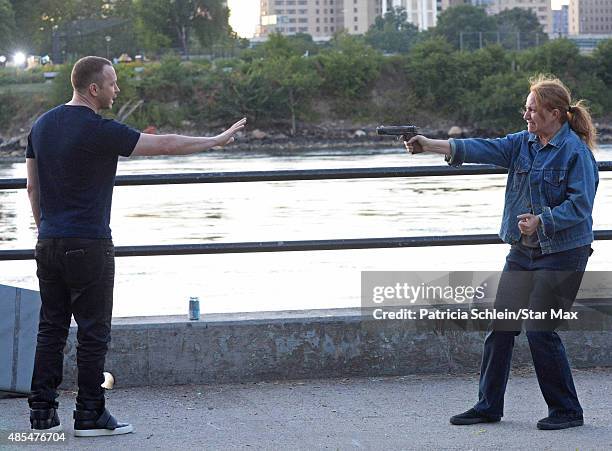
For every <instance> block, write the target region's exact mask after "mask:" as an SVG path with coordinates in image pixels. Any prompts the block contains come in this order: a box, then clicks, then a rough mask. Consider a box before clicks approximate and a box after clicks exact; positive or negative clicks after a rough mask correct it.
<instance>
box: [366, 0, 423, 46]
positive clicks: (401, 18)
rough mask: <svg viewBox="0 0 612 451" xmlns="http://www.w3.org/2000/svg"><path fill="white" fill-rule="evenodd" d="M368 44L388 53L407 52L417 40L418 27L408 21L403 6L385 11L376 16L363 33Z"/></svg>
mask: <svg viewBox="0 0 612 451" xmlns="http://www.w3.org/2000/svg"><path fill="white" fill-rule="evenodd" d="M365 40H366V42H367V43H368V44H370V45H371V46H372V47H374V48H375V49H378V50H382V51H383V52H390V53H408V52H409V51H410V48H411V47H412V46H413V45H414V44H415V43H416V42H417V41H418V40H419V29H418V28H417V27H416V26H415V25H413V24H412V23H410V22H408V14H406V10H405V9H404V8H395V9H391V10H389V11H387V12H386V13H385V15H384V17H380V16H378V17H377V18H376V19H375V21H374V24H373V25H372V26H371V27H370V29H369V30H368V31H367V32H366V34H365Z"/></svg>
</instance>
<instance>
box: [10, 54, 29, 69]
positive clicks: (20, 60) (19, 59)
mask: <svg viewBox="0 0 612 451" xmlns="http://www.w3.org/2000/svg"><path fill="white" fill-rule="evenodd" d="M13 62H14V63H15V66H17V67H22V66H23V65H24V64H25V62H26V56H25V53H23V52H17V53H15V54H14V55H13Z"/></svg>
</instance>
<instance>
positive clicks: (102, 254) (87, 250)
mask: <svg viewBox="0 0 612 451" xmlns="http://www.w3.org/2000/svg"><path fill="white" fill-rule="evenodd" d="M113 256H114V251H113V248H112V246H108V245H106V244H105V243H103V242H99V241H97V242H96V241H93V240H92V242H90V243H85V242H83V243H79V245H78V246H70V247H69V248H66V250H65V252H64V256H63V259H64V265H65V266H64V267H65V271H66V272H65V275H66V281H67V282H68V284H69V285H70V287H71V288H75V289H82V288H86V287H87V286H89V285H91V284H93V283H95V282H97V281H98V280H100V278H101V277H102V275H103V274H104V269H105V267H106V265H107V264H108V261H109V259H112V258H113Z"/></svg>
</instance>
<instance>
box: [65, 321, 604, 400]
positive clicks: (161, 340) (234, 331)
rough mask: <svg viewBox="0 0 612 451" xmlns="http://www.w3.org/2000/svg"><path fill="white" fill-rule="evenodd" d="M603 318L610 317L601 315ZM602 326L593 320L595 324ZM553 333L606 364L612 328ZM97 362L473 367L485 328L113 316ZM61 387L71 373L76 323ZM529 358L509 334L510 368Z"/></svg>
mask: <svg viewBox="0 0 612 451" xmlns="http://www.w3.org/2000/svg"><path fill="white" fill-rule="evenodd" d="M605 321H606V322H610V321H608V320H607V319H606V320H605ZM602 325H603V324H599V326H602ZM599 330H604V332H596V331H592V330H591V331H589V330H574V331H565V332H562V338H563V340H564V343H565V346H566V348H567V351H568V354H569V356H570V359H571V360H572V364H573V365H574V366H575V367H578V368H588V367H599V366H612V332H609V331H611V330H612V327H610V325H607V326H606V327H603V328H600V329H599ZM112 335H113V339H112V343H111V346H110V349H109V353H108V357H107V362H106V369H107V370H108V371H111V372H112V373H113V374H114V375H115V377H116V380H117V383H118V384H119V385H120V386H122V387H126V386H140V385H172V384H188V383H198V384H200V383H225V382H247V381H261V380H280V379H307V378H322V377H343V376H391V375H406V374H417V373H441V374H447V373H467V372H475V371H478V368H479V365H480V359H481V352H482V343H483V338H484V335H485V333H484V332H479V331H471V332H467V331H465V330H462V329H461V328H460V327H457V325H456V324H452V323H449V322H444V321H429V322H428V321H375V320H372V319H369V318H364V317H362V316H360V310H359V309H333V310H314V311H284V312H258V313H248V314H211V315H206V316H205V317H203V318H202V320H201V321H188V320H187V319H186V318H185V317H184V316H169V317H143V318H119V319H115V320H114V321H113V333H112ZM65 353H66V359H65V366H64V385H63V387H64V388H72V387H74V386H75V381H76V328H75V327H72V328H71V331H70V335H69V337H68V344H67V346H66V349H65ZM530 362H531V356H530V353H529V349H528V347H527V343H526V339H525V338H524V335H521V336H520V337H519V338H518V339H517V347H516V350H515V355H514V364H515V365H516V366H524V365H528V364H530Z"/></svg>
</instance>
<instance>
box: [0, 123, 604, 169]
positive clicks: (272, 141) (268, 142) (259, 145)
mask: <svg viewBox="0 0 612 451" xmlns="http://www.w3.org/2000/svg"><path fill="white" fill-rule="evenodd" d="M598 131H599V136H598V142H599V144H611V143H612V125H600V126H599V128H598ZM160 132H161V133H183V134H187V135H192V136H195V135H196V134H197V133H196V132H195V131H194V130H162V131H160ZM454 132H455V133H453V134H449V131H448V130H440V129H428V128H422V129H421V130H420V133H422V134H424V135H426V136H428V137H431V138H437V139H446V138H449V137H454V138H469V137H496V136H500V134H499V133H496V132H495V131H491V130H469V129H458V130H454ZM210 134H213V133H210ZM24 141H25V139H22V140H21V142H19V143H17V142H16V143H14V145H13V146H10V147H8V148H4V149H3V148H1V145H0V161H4V162H20V161H23V160H24V157H25V145H24V144H25V142H24ZM394 147H397V149H398V151H402V150H403V146H402V143H401V142H400V141H399V140H396V139H394V138H393V137H382V136H377V135H376V131H375V129H374V127H363V128H351V129H333V131H329V130H312V129H311V130H304V131H302V132H301V133H299V134H298V136H295V137H291V136H288V135H286V134H284V133H279V132H275V131H262V130H257V129H255V130H252V131H249V132H247V133H244V134H243V135H242V136H239V137H238V139H237V141H236V142H235V143H233V144H232V145H230V146H228V147H226V148H224V149H222V150H221V151H223V152H232V151H233V152H235V151H238V152H245V153H250V152H252V153H263V154H275V155H278V154H285V153H287V154H296V153H300V152H310V151H325V150H330V151H332V150H341V151H342V152H346V153H347V154H350V153H351V149H355V150H356V151H357V150H359V151H360V152H363V150H364V149H389V148H394Z"/></svg>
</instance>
